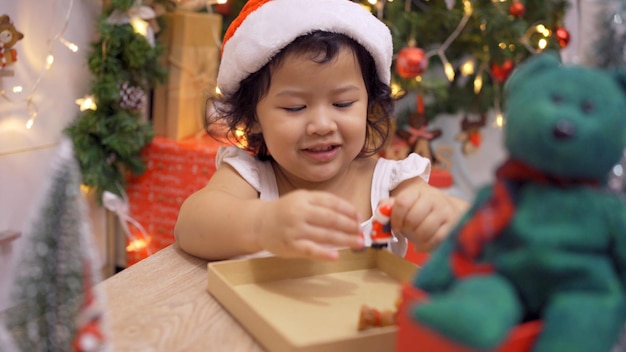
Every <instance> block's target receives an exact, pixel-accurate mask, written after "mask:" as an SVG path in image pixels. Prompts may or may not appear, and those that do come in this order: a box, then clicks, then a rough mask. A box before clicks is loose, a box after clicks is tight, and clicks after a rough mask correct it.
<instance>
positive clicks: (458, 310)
mask: <svg viewBox="0 0 626 352" xmlns="http://www.w3.org/2000/svg"><path fill="white" fill-rule="evenodd" d="M505 94H506V106H505V117H506V124H505V125H504V126H505V127H504V140H505V146H506V149H507V151H508V153H509V159H508V160H507V161H505V162H504V163H503V164H502V165H501V166H500V167H499V168H498V170H497V171H496V180H495V182H494V183H493V184H492V185H490V186H487V187H486V188H484V189H483V190H482V191H481V192H479V193H478V194H477V196H476V199H475V201H474V204H473V206H472V207H471V209H470V210H469V211H468V213H467V214H466V215H465V216H464V217H463V218H462V219H461V221H460V222H459V223H458V224H457V226H456V227H455V228H454V229H453V230H452V232H451V233H450V235H449V236H448V237H447V239H446V240H445V241H444V242H443V243H442V244H441V245H440V246H439V247H438V248H437V249H436V250H435V251H434V252H433V253H431V256H430V258H429V260H428V261H427V262H426V263H425V265H424V267H423V268H422V269H421V270H420V271H419V273H418V274H417V276H416V277H415V280H414V282H413V285H414V286H415V287H417V288H418V289H420V290H421V291H424V292H426V293H427V295H428V300H427V301H426V302H423V303H420V304H412V305H409V307H408V309H409V311H408V312H409V316H411V317H412V319H413V322H414V323H415V324H417V325H418V326H424V327H426V328H428V329H430V331H434V332H435V333H436V334H437V335H438V336H440V337H442V339H444V340H445V341H450V342H451V343H453V345H456V346H459V345H460V346H463V348H464V349H463V351H467V350H481V351H482V350H489V351H492V350H498V349H499V347H500V346H502V344H503V341H505V339H506V338H507V336H508V335H509V333H510V332H511V331H512V329H513V328H515V327H516V326H518V325H520V324H521V323H523V322H527V321H531V320H538V321H540V322H541V331H540V332H539V334H538V335H537V337H536V339H535V340H534V342H532V348H531V349H532V351H535V352H542V351H568V352H578V351H580V352H582V351H589V352H593V351H610V350H611V347H612V346H613V345H614V344H615V343H616V341H617V339H618V336H619V334H620V331H621V330H622V329H623V327H624V323H625V320H626V199H625V198H624V197H623V196H621V195H619V194H617V193H611V192H610V191H609V190H608V189H607V187H606V182H607V178H608V175H609V171H610V170H611V169H612V168H613V166H614V165H615V164H617V162H618V161H619V160H620V157H621V156H622V153H623V150H624V148H625V147H626V138H625V136H626V118H624V111H626V71H623V69H616V71H611V72H608V71H603V70H600V69H594V68H588V67H583V66H574V65H571V66H569V65H562V64H561V63H560V62H559V59H558V57H557V56H556V55H552V54H548V53H544V54H538V55H536V56H534V57H532V58H530V59H528V60H527V61H526V62H525V63H524V64H523V65H521V66H520V67H518V68H517V69H516V71H515V72H514V73H513V75H512V76H511V77H510V78H509V79H508V81H507V83H506V86H505ZM415 343H416V345H417V344H418V343H419V341H415ZM441 350H445V349H438V351H441Z"/></svg>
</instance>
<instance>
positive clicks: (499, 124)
mask: <svg viewBox="0 0 626 352" xmlns="http://www.w3.org/2000/svg"><path fill="white" fill-rule="evenodd" d="M495 124H496V127H498V128H502V127H503V126H504V115H502V113H501V112H498V114H496V121H495Z"/></svg>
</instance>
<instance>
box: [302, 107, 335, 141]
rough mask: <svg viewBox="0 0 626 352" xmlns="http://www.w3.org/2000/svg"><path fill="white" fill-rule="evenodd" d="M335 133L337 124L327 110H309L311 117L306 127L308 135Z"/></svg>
mask: <svg viewBox="0 0 626 352" xmlns="http://www.w3.org/2000/svg"><path fill="white" fill-rule="evenodd" d="M335 131H337V124H336V123H335V120H334V119H333V114H332V112H331V111H329V110H328V109H324V108H320V109H315V110H313V109H311V116H310V117H309V121H308V124H307V127H306V133H307V134H308V135H312V134H318V135H327V134H329V133H332V132H335Z"/></svg>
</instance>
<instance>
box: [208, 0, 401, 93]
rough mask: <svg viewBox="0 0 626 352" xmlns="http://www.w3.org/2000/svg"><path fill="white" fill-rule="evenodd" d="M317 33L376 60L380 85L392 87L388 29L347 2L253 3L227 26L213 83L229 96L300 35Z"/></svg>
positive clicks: (269, 0) (270, 0) (271, 0)
mask: <svg viewBox="0 0 626 352" xmlns="http://www.w3.org/2000/svg"><path fill="white" fill-rule="evenodd" d="M316 30H322V31H328V32H333V33H341V34H344V35H346V36H348V37H350V38H352V39H354V40H355V41H357V42H358V43H359V44H361V45H362V46H363V47H364V48H365V49H366V50H367V51H368V52H369V53H370V54H371V55H372V57H373V58H374V61H375V62H376V69H377V72H378V76H379V78H380V80H381V81H383V82H385V83H389V82H390V78H391V70H390V68H391V59H392V55H393V45H392V39H391V33H390V31H389V28H388V27H387V26H386V25H385V24H384V23H382V22H381V21H380V20H378V19H377V18H376V17H375V16H374V15H373V14H372V13H370V12H369V11H367V10H366V9H365V8H364V7H363V6H361V5H359V4H357V3H355V2H352V1H349V0H251V1H249V2H248V3H247V4H246V6H244V8H243V9H242V11H241V12H240V14H239V16H238V17H237V18H236V19H235V20H234V21H233V22H232V23H231V26H230V27H229V28H228V30H227V32H226V35H225V36H224V41H223V46H222V59H221V62H220V68H219V72H218V75H217V84H218V86H219V88H220V90H221V91H222V92H224V93H233V92H235V91H236V90H237V89H238V88H239V84H240V82H241V81H242V80H243V79H245V78H246V77H248V76H249V75H250V74H252V73H254V72H256V71H258V70H259V69H260V68H261V67H263V66H264V65H266V64H267V63H268V62H269V61H270V60H271V59H272V58H273V57H274V56H275V55H276V54H277V53H278V52H279V51H280V50H281V49H283V48H284V47H285V46H287V45H288V44H289V43H291V42H292V41H293V40H294V39H296V38H297V37H299V36H302V35H305V34H307V33H311V32H313V31H316Z"/></svg>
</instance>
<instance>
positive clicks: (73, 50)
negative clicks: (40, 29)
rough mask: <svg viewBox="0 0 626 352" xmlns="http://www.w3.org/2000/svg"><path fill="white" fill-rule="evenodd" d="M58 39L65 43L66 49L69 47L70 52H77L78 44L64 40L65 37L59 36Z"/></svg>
mask: <svg viewBox="0 0 626 352" xmlns="http://www.w3.org/2000/svg"><path fill="white" fill-rule="evenodd" d="M59 41H60V42H61V43H62V44H63V45H65V46H66V47H67V48H68V49H70V50H71V51H72V52H77V51H78V45H76V44H74V43H72V42H70V41H68V40H66V39H65V38H59Z"/></svg>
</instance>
